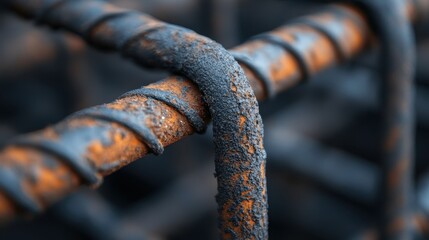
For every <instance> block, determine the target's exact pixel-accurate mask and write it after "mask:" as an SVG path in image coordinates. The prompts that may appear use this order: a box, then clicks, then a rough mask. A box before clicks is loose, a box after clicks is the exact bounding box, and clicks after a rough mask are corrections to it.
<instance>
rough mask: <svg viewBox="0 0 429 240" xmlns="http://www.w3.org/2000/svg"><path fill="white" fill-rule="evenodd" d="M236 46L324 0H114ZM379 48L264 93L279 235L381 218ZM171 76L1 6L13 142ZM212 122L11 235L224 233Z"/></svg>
mask: <svg viewBox="0 0 429 240" xmlns="http://www.w3.org/2000/svg"><path fill="white" fill-rule="evenodd" d="M109 2H113V3H115V4H117V5H120V6H123V7H127V8H131V9H136V10H141V11H144V12H146V13H149V14H151V15H153V16H155V17H157V18H159V19H161V20H164V21H167V22H170V23H174V24H177V25H182V26H185V27H187V28H191V29H193V30H195V31H196V32H198V33H200V34H202V35H206V36H209V37H211V38H212V39H215V40H217V41H218V42H220V43H222V44H223V45H224V46H225V47H232V46H235V45H237V44H239V43H241V42H243V41H245V40H246V39H247V38H249V37H250V36H252V35H255V34H258V33H261V32H265V31H268V30H271V29H273V28H275V27H278V26H280V25H282V24H283V23H285V22H286V21H287V20H288V19H292V18H296V17H297V16H301V15H304V14H307V13H311V12H314V11H315V10H317V9H319V8H320V6H319V5H317V4H311V3H308V2H300V1H280V0H268V1H262V0H259V1H258V0H234V1H232V0H231V1H228V0H110V1H109ZM424 29H427V28H425V26H424V25H423V26H417V27H416V33H417V39H418V48H419V51H418V64H417V75H416V83H417V98H416V103H415V108H416V110H417V136H416V145H415V149H416V179H415V180H416V183H417V184H416V189H417V190H418V191H416V192H418V194H417V196H416V202H417V203H418V204H417V206H418V208H421V210H422V212H423V213H424V214H426V213H428V214H429V174H425V173H426V172H427V170H428V165H429V161H428V157H427V156H429V148H428V146H429V107H428V104H429V68H428V67H427V64H428V63H429V38H427V32H425V31H424ZM376 54H377V52H376V51H372V52H366V53H364V54H362V55H361V56H359V57H358V58H356V59H354V60H352V61H349V62H347V63H345V64H342V65H340V66H337V67H334V68H331V69H329V70H327V71H324V72H322V73H320V74H317V76H316V77H314V78H313V79H312V81H309V82H308V83H307V84H305V85H300V86H298V87H295V88H293V89H291V90H289V91H287V92H286V93H282V94H280V95H279V96H277V97H276V98H275V99H273V100H269V101H266V102H264V103H262V104H261V106H260V107H261V112H262V114H263V119H264V124H265V146H266V150H267V154H268V160H267V164H268V165H267V178H268V179H267V181H268V191H269V205H270V209H269V217H270V221H269V222H270V238H271V239H285V238H288V239H326V240H328V239H329V240H330V239H355V238H357V237H359V236H362V235H363V234H365V233H367V232H368V230H369V229H370V228H371V227H372V226H374V225H375V220H376V216H375V213H376V211H375V202H376V197H377V196H376V192H377V188H376V186H377V182H378V181H379V172H380V171H379V167H378V165H377V162H378V159H377V158H378V153H377V152H378V146H379V143H378V139H379V138H378V134H379V132H380V129H379V126H380V119H381V118H380V111H379V105H378V103H377V102H378V100H377V99H378V97H377V95H378V93H379V82H380V81H379V79H378V76H377V74H376V71H375V69H376V66H377V61H376V58H375V55H376ZM165 76H167V73H165V72H157V71H147V70H144V69H141V68H139V67H137V66H135V65H133V64H131V63H130V62H129V61H125V60H124V59H122V58H121V57H120V56H118V55H116V54H107V53H102V52H99V51H96V50H93V49H91V48H90V47H87V46H86V45H85V43H83V42H82V41H81V40H80V39H78V38H77V37H75V36H72V35H70V34H66V33H63V32H54V31H51V30H49V29H47V28H46V27H40V26H39V27H36V26H35V25H34V24H33V23H31V22H29V21H25V20H22V19H20V18H18V17H16V16H14V15H12V14H9V13H8V12H7V11H6V10H1V9H0V146H1V145H4V144H5V143H6V142H7V141H8V140H9V139H10V138H11V137H13V136H16V135H18V134H23V133H27V132H31V131H35V130H38V129H41V128H43V127H45V126H48V125H50V124H54V123H56V122H58V121H60V120H61V119H63V118H64V117H66V116H67V115H69V114H71V113H73V112H75V111H77V110H79V109H82V108H85V107H89V106H94V105H98V104H101V103H105V102H109V101H112V100H113V99H115V98H116V97H118V96H120V95H121V94H122V93H124V92H126V91H129V90H131V89H135V88H138V87H140V86H142V85H147V84H149V83H151V82H154V81H157V80H160V79H162V78H163V77H165ZM213 160H214V154H213V144H212V140H211V131H210V130H208V131H207V133H206V134H205V135H194V136H192V137H189V138H186V139H185V140H183V141H180V142H178V143H176V144H174V145H173V146H171V147H168V148H167V149H166V151H165V153H164V154H163V155H161V156H158V157H153V156H149V157H146V158H145V159H144V160H140V161H136V162H134V163H132V164H130V165H129V166H127V167H125V168H123V169H121V170H120V171H118V172H116V173H114V174H112V175H111V176H109V177H107V178H106V179H105V182H104V184H103V185H102V186H101V187H100V188H99V189H97V190H95V191H93V190H89V189H86V188H82V190H81V191H78V192H76V193H75V194H73V195H71V196H69V197H67V198H66V199H64V200H63V201H60V202H59V203H57V204H56V205H55V206H53V207H52V208H50V209H49V210H48V211H47V212H46V213H44V214H42V215H40V216H36V217H34V218H32V219H29V220H19V221H16V222H14V223H11V224H8V225H6V226H2V227H0V239H145V238H148V239H217V237H218V234H217V223H216V218H217V211H216V203H215V199H214V196H215V194H216V182H215V178H214V176H213V173H214V166H213Z"/></svg>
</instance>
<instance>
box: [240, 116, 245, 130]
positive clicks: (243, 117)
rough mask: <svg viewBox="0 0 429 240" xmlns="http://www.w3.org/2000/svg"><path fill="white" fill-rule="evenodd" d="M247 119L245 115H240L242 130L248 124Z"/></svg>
mask: <svg viewBox="0 0 429 240" xmlns="http://www.w3.org/2000/svg"><path fill="white" fill-rule="evenodd" d="M246 120H247V118H246V117H245V116H243V115H240V129H243V127H244V124H245V123H246Z"/></svg>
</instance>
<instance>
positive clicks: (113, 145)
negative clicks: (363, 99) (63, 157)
mask: <svg viewBox="0 0 429 240" xmlns="http://www.w3.org/2000/svg"><path fill="white" fill-rule="evenodd" d="M11 4H13V7H14V10H15V11H17V12H18V13H20V14H23V15H25V16H28V17H31V16H32V17H34V16H35V15H34V13H35V12H34V9H33V8H32V7H34V6H31V3H28V2H27V1H11ZM409 6H410V7H409V9H411V10H414V11H409V12H410V15H409V17H410V18H413V17H414V15H412V14H411V13H413V12H415V9H414V5H411V4H410V5H409ZM308 18H310V19H313V21H314V19H317V20H319V21H320V22H322V25H323V26H324V27H325V28H327V29H326V30H327V31H328V30H329V29H331V30H329V31H332V29H335V30H336V31H335V33H336V35H335V37H336V38H337V39H336V43H333V42H332V41H331V39H329V38H328V37H327V36H326V35H324V34H323V33H321V32H320V31H318V30H317V29H314V28H312V26H309V25H306V24H305V23H303V22H301V23H297V24H292V25H288V26H284V27H281V28H279V29H277V30H275V31H273V32H272V33H271V34H273V35H276V36H277V37H278V38H280V39H282V40H283V41H284V42H290V45H291V46H293V47H294V48H295V51H296V52H300V53H301V54H302V56H303V59H305V61H306V62H305V64H306V65H307V66H309V69H310V70H311V74H314V73H316V72H318V71H320V70H323V69H325V68H327V67H328V66H332V65H333V64H335V63H338V62H340V58H339V57H338V55H337V52H338V49H337V48H338V46H342V48H343V49H342V50H343V51H344V52H346V53H347V56H346V58H349V57H353V56H355V55H356V54H358V53H360V52H361V51H362V50H363V49H364V48H365V47H366V46H367V43H368V42H369V41H370V39H371V37H372V36H371V34H370V32H369V31H368V25H367V22H366V20H365V18H364V17H363V14H362V13H361V12H360V11H359V10H357V9H356V8H353V7H350V6H346V5H335V6H333V7H332V8H331V9H327V10H325V11H322V12H321V13H319V14H316V15H312V16H309V17H308ZM99 27H100V26H99ZM338 29H340V30H338ZM98 30H99V31H102V30H103V29H102V28H99V29H98ZM233 50H234V51H235V52H237V53H240V54H241V55H242V56H244V57H243V59H246V58H248V59H250V61H249V62H250V63H251V65H248V64H244V63H242V67H243V69H244V71H245V73H246V75H247V77H248V80H249V81H250V83H251V85H252V87H253V90H254V91H255V95H256V96H257V97H258V98H259V99H261V100H262V99H264V98H266V97H267V93H268V91H266V85H264V83H263V81H262V80H261V79H260V76H264V77H266V78H267V79H268V80H269V82H270V83H271V84H272V87H273V92H274V93H277V92H280V91H284V90H286V89H288V88H290V87H292V86H294V85H296V84H297V83H299V82H300V81H302V80H303V79H302V76H303V72H302V69H300V68H299V60H297V57H296V55H294V54H292V53H291V52H290V51H288V50H287V49H286V48H285V47H284V46H281V45H279V44H277V43H274V42H272V41H269V40H264V39H262V40H261V39H255V40H251V41H249V42H247V43H245V44H243V45H241V46H239V47H237V48H235V49H233ZM255 69H256V70H257V71H255ZM258 73H259V74H258ZM264 86H265V87H264ZM146 88H150V89H157V90H159V91H164V92H168V94H171V95H175V96H177V97H178V98H179V99H181V100H182V101H184V102H185V103H186V104H187V105H188V106H189V108H190V110H192V111H195V112H196V113H198V115H199V116H200V117H201V118H202V119H203V120H204V122H205V123H208V121H209V114H208V110H207V107H206V106H205V104H204V103H203V100H202V98H201V93H200V92H199V90H198V89H197V87H196V86H195V85H194V84H193V83H192V82H190V81H189V80H186V79H183V78H180V77H170V78H167V79H165V80H163V81H160V82H158V83H155V84H151V85H149V86H147V87H146ZM104 107H106V108H110V109H115V110H118V111H120V112H122V113H124V114H125V115H126V116H128V117H130V118H132V119H140V120H142V122H145V123H146V127H147V128H148V129H150V130H151V131H152V132H153V133H154V135H156V136H157V137H158V138H159V140H160V143H161V144H162V146H167V145H169V144H172V143H174V142H176V141H179V140H180V139H182V138H183V137H185V136H188V135H190V134H192V133H193V132H194V131H195V130H194V128H193V127H192V125H191V124H190V123H189V121H188V119H187V118H186V117H185V116H184V115H183V113H181V112H178V111H177V109H174V108H172V107H171V106H169V105H167V104H165V103H164V102H162V101H157V100H154V99H152V98H148V97H142V96H129V97H124V98H121V99H119V100H117V101H115V102H112V103H109V104H107V105H105V106H104ZM32 136H33V137H35V138H39V139H47V140H49V141H53V142H55V143H56V144H59V145H61V146H62V147H64V148H67V149H70V150H71V151H73V152H75V153H78V155H80V156H81V157H83V158H84V159H86V161H88V162H89V163H90V164H91V165H92V166H93V168H94V169H95V170H96V171H97V173H98V174H100V176H105V175H108V174H110V173H112V172H113V171H115V170H117V169H119V168H120V167H122V166H124V165H127V164H129V163H130V162H132V161H133V160H136V159H138V158H141V157H143V156H145V155H146V154H147V153H148V152H149V149H148V147H147V146H146V145H145V144H143V143H142V142H141V141H140V140H139V139H138V136H137V135H136V134H135V133H134V132H133V131H130V130H129V129H128V128H126V127H123V126H121V125H118V124H115V123H109V122H106V121H103V120H99V119H92V118H86V119H67V120H66V121H63V122H61V123H59V124H57V125H55V126H53V127H49V128H47V129H45V130H43V131H41V132H38V133H36V134H33V135H32ZM0 159H1V160H2V161H1V163H0V164H1V168H2V169H3V170H4V171H6V172H10V173H14V172H19V173H20V174H19V176H22V178H21V179H12V180H13V181H12V182H15V183H16V184H18V185H17V187H18V188H19V186H22V187H23V189H25V193H26V194H28V196H30V197H31V198H32V199H37V201H38V202H39V203H40V204H41V205H42V206H43V207H45V206H48V205H49V204H50V203H52V202H54V201H55V200H57V199H59V198H61V197H62V196H63V195H65V194H67V193H68V192H71V191H73V190H75V189H76V187H77V186H79V185H80V184H82V179H80V178H79V177H78V176H77V175H76V172H75V171H74V170H73V169H72V168H70V167H69V166H67V165H66V164H64V163H63V162H61V161H59V156H56V155H52V154H45V153H42V152H41V151H38V150H36V149H31V148H27V147H17V146H13V145H9V146H8V147H6V148H5V149H4V150H2V151H1V153H0ZM40 173H43V174H40ZM24 204H25V203H24ZM18 212H19V207H18V206H17V205H15V204H14V203H13V202H11V200H10V199H9V198H8V197H6V195H5V193H4V192H0V216H1V218H3V219H6V218H10V217H13V216H14V215H15V214H16V213H18Z"/></svg>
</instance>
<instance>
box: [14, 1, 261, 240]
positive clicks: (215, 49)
mask: <svg viewBox="0 0 429 240" xmlns="http://www.w3.org/2000/svg"><path fill="white" fill-rule="evenodd" d="M28 5H31V3H28ZM35 17H36V20H37V22H38V23H41V22H43V23H47V24H50V25H51V26H54V27H58V28H65V29H68V30H70V31H73V32H75V33H77V34H80V35H82V36H83V37H84V38H86V39H87V40H88V41H89V42H90V43H92V44H94V45H95V46H101V47H103V48H106V49H112V50H118V51H121V52H122V54H123V55H124V56H125V57H127V58H130V59H132V60H133V61H134V62H136V63H137V64H139V65H142V66H145V67H153V68H162V69H167V70H169V71H171V72H176V73H180V74H181V75H183V76H186V77H187V78H189V79H191V80H192V81H193V82H195V83H196V84H197V86H198V88H199V89H200V91H201V92H202V94H203V98H204V101H205V102H206V104H207V105H208V108H209V110H210V114H211V116H212V118H213V132H214V143H215V150H216V158H215V163H216V176H217V179H218V195H217V197H216V199H217V202H218V205H219V213H220V229H221V232H222V233H221V236H222V238H223V239H266V238H268V231H267V228H268V217H267V197H266V182H265V158H266V154H265V150H264V148H263V126H262V119H261V116H260V115H259V107H258V103H257V101H256V97H255V95H254V93H253V91H252V89H251V86H250V84H249V82H248V81H247V79H246V76H245V74H244V72H243V71H242V69H241V68H240V66H239V65H238V63H237V62H236V61H235V60H234V58H233V57H232V56H231V55H230V54H229V52H228V51H226V50H225V49H224V48H223V47H222V46H220V45H219V44H217V43H216V42H214V41H212V40H210V39H208V38H205V37H202V36H200V35H198V34H196V33H194V32H192V31H190V30H188V29H185V28H181V27H178V26H173V25H169V24H166V23H162V22H159V21H158V20H156V19H154V18H152V17H150V16H147V15H143V14H140V13H136V12H133V11H128V10H125V9H120V8H117V7H115V6H113V5H110V4H107V3H103V2H99V1H64V0H62V1H47V2H44V3H40V4H39V5H38V6H36V12H35ZM146 91H149V93H151V94H150V95H154V92H155V90H146ZM155 98H158V99H159V98H160V95H158V96H157V97H155ZM151 101H155V100H153V99H152V98H149V99H148V100H147V103H149V102H151ZM148 105H150V103H149V104H148ZM168 105H170V106H171V105H173V104H168ZM182 105H183V104H182ZM174 107H176V110H177V111H179V112H183V111H180V109H177V106H174ZM145 110H148V109H143V108H141V107H140V108H136V109H134V111H133V113H135V115H134V116H133V115H132V114H131V113H130V112H129V111H127V112H124V111H123V110H122V109H112V108H109V107H108V106H107V105H104V106H98V107H94V108H90V109H86V110H83V111H82V112H80V113H77V114H75V115H74V116H72V117H71V118H88V119H94V120H95V119H98V120H104V121H106V122H108V123H116V124H118V125H120V126H123V127H125V128H127V129H129V130H131V131H132V132H133V133H134V134H135V135H136V136H137V137H138V138H139V140H141V142H142V143H144V144H146V145H147V146H148V147H149V149H150V150H151V151H152V152H154V153H155V154H160V153H162V151H163V146H162V144H161V141H160V140H159V139H158V138H157V136H156V135H155V133H154V132H153V131H151V129H150V128H149V127H148V126H147V125H146V124H145V123H143V124H142V119H141V118H139V117H138V116H141V115H142V113H144V111H145ZM187 117H188V118H189V116H187ZM20 143H21V144H20V146H22V145H25V146H30V147H33V146H34V147H35V148H37V149H38V150H41V151H44V152H46V153H52V152H54V154H55V155H58V156H60V157H61V158H64V159H67V163H68V165H70V166H72V167H73V170H75V172H76V173H78V175H79V176H80V177H81V178H82V179H85V180H86V181H89V182H90V183H93V182H94V181H93V179H92V178H94V177H95V176H96V173H93V175H94V176H91V173H90V171H89V173H88V169H89V168H90V166H89V165H88V163H86V165H85V164H84V165H83V166H82V165H81V164H79V163H80V162H81V159H84V158H82V156H79V155H77V154H75V153H76V152H75V151H73V150H72V149H70V147H69V146H65V145H61V144H58V142H57V143H53V142H51V141H48V142H45V141H43V142H42V143H40V141H33V142H26V143H25V144H22V142H20ZM75 148H78V146H75ZM48 150H49V151H48ZM91 171H93V172H95V171H94V169H92V170H91ZM16 178H17V179H20V176H19V175H18V176H17V177H16ZM18 183H19V181H18ZM19 199H25V198H19Z"/></svg>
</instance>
